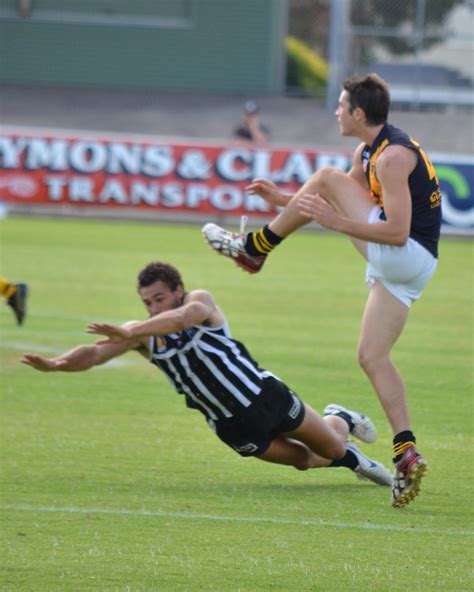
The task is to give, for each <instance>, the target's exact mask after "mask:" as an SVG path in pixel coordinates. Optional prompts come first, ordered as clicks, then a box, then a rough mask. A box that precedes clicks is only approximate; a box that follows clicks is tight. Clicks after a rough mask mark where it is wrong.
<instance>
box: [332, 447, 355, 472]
mask: <svg viewBox="0 0 474 592" xmlns="http://www.w3.org/2000/svg"><path fill="white" fill-rule="evenodd" d="M329 466H330V467H347V468H348V469H351V471H354V470H355V469H357V467H358V466H359V461H358V460H357V456H356V455H355V454H354V453H353V452H352V451H351V450H346V454H345V455H344V456H343V457H342V458H337V459H335V460H333V461H332V463H331V464H330V465H329Z"/></svg>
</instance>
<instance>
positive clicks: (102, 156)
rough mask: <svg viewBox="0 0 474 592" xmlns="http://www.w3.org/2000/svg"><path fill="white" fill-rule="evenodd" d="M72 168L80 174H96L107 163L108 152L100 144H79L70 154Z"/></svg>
mask: <svg viewBox="0 0 474 592" xmlns="http://www.w3.org/2000/svg"><path fill="white" fill-rule="evenodd" d="M69 158H70V161H71V166H72V167H74V168H75V169H76V170H77V171H79V172H80V173H95V172H97V171H100V170H101V169H103V168H104V167H105V165H106V163H107V150H106V148H105V146H104V145H103V144H99V143H98V142H77V144H73V145H72V146H71V151H70V153H69Z"/></svg>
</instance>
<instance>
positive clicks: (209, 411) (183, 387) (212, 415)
mask: <svg viewBox="0 0 474 592" xmlns="http://www.w3.org/2000/svg"><path fill="white" fill-rule="evenodd" d="M165 364H166V365H167V366H168V369H169V370H170V371H171V372H172V373H173V374H174V376H175V381H176V384H179V385H180V387H181V390H182V391H184V392H185V393H186V394H187V395H189V397H190V398H191V399H192V400H193V401H194V402H195V403H197V404H198V405H200V406H201V407H202V408H203V409H204V410H205V411H206V413H207V414H208V416H209V417H210V418H211V419H218V417H217V415H216V414H215V413H214V411H213V410H212V409H211V408H210V407H208V406H207V405H206V404H205V403H204V402H203V401H201V399H198V397H196V395H195V394H194V393H193V392H192V390H191V389H190V388H188V387H187V386H186V385H185V384H183V383H182V381H181V378H180V376H179V373H178V372H177V370H176V368H175V367H174V364H173V363H172V362H170V361H166V362H165ZM166 376H167V377H168V378H169V380H171V377H170V376H168V375H166ZM172 384H173V383H172ZM176 384H173V386H174V387H175V388H176Z"/></svg>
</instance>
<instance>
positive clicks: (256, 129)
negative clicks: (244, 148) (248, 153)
mask: <svg viewBox="0 0 474 592" xmlns="http://www.w3.org/2000/svg"><path fill="white" fill-rule="evenodd" d="M233 138H235V139H236V140H240V141H244V142H250V143H252V144H258V145H262V144H266V143H267V142H268V140H269V139H270V130H269V129H268V127H266V126H265V125H263V124H262V123H260V109H259V107H258V105H257V103H256V102H255V101H246V102H245V104H244V109H243V112H242V123H241V125H239V126H238V127H236V128H235V130H234V133H233Z"/></svg>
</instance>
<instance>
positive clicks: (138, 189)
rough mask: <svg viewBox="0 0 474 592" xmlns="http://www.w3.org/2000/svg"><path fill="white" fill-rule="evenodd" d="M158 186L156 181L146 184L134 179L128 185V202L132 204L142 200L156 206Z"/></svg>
mask: <svg viewBox="0 0 474 592" xmlns="http://www.w3.org/2000/svg"><path fill="white" fill-rule="evenodd" d="M159 188H160V186H159V185H158V183H150V184H149V185H146V184H145V183H140V182H139V181H134V182H132V183H131V186H130V202H131V203H132V204H133V205H136V204H139V203H141V202H144V203H146V204H147V205H149V206H156V205H158V202H159V195H158V192H159Z"/></svg>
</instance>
